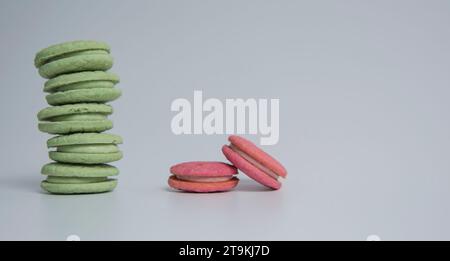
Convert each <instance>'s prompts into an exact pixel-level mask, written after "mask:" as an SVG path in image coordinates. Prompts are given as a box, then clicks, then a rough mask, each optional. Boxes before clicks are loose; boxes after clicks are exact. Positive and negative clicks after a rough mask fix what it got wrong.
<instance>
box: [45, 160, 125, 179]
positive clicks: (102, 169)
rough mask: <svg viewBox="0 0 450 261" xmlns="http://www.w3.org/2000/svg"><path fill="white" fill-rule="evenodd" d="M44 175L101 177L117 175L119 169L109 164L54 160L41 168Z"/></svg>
mask: <svg viewBox="0 0 450 261" xmlns="http://www.w3.org/2000/svg"><path fill="white" fill-rule="evenodd" d="M41 173H42V175H47V176H52V177H66V178H67V177H71V178H101V177H109V176H116V175H118V174H119V169H117V168H116V167H114V166H111V165H108V164H97V165H82V164H68V163H58V162H52V163H48V164H45V165H44V166H43V167H42V169H41Z"/></svg>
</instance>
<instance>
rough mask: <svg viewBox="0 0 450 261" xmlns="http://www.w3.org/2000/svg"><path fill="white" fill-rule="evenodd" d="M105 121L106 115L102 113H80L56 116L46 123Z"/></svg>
mask: <svg viewBox="0 0 450 261" xmlns="http://www.w3.org/2000/svg"><path fill="white" fill-rule="evenodd" d="M105 119H106V115H105V114H102V113H80V114H71V115H61V116H55V117H51V118H48V119H47V120H46V121H98V120H105Z"/></svg>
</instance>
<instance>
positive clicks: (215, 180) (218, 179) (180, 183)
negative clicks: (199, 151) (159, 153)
mask: <svg viewBox="0 0 450 261" xmlns="http://www.w3.org/2000/svg"><path fill="white" fill-rule="evenodd" d="M170 173H172V174H173V175H172V176H170V177H169V181H168V183H169V186H170V187H172V188H174V189H179V190H183V191H188V192H220V191H228V190H231V189H233V188H234V187H236V185H237V184H238V182H239V179H238V178H236V177H234V175H236V174H237V173H238V172H237V169H236V168H235V167H234V166H232V165H229V164H226V163H223V162H215V161H192V162H184V163H180V164H177V165H174V166H172V167H171V168H170Z"/></svg>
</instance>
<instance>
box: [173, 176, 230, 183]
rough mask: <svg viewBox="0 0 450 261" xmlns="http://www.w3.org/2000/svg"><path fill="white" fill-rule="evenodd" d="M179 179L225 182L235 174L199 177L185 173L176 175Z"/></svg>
mask: <svg viewBox="0 0 450 261" xmlns="http://www.w3.org/2000/svg"><path fill="white" fill-rule="evenodd" d="M175 177H176V178H177V179H179V180H184V181H191V182H206V183H208V182H225V181H228V180H231V179H232V178H233V176H223V177H199V176H185V175H175Z"/></svg>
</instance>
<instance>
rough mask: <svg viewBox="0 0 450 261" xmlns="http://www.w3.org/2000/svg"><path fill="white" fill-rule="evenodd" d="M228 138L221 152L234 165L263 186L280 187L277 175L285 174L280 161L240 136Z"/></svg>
mask: <svg viewBox="0 0 450 261" xmlns="http://www.w3.org/2000/svg"><path fill="white" fill-rule="evenodd" d="M228 140H229V141H230V145H229V146H227V145H224V146H223V147H222V152H223V154H224V155H225V157H226V158H227V159H228V160H229V161H230V162H231V163H233V165H234V166H236V167H237V168H238V169H239V170H241V171H242V172H244V173H245V174H246V175H247V176H249V177H250V178H252V179H254V180H256V181H257V182H259V183H260V184H262V185H264V186H267V187H269V188H272V189H280V188H281V182H280V181H279V177H282V178H285V177H286V176H287V171H286V169H285V168H284V167H283V165H281V163H279V162H278V161H277V160H276V159H274V158H273V157H271V156H270V155H269V154H267V153H266V152H264V151H263V150H261V149H260V148H258V147H257V146H256V145H255V144H253V143H252V142H250V141H248V140H246V139H244V138H242V137H239V136H235V135H232V136H230V137H229V139H228Z"/></svg>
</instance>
